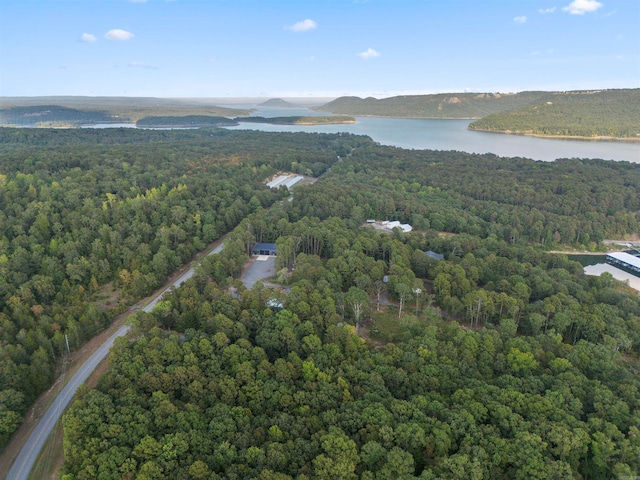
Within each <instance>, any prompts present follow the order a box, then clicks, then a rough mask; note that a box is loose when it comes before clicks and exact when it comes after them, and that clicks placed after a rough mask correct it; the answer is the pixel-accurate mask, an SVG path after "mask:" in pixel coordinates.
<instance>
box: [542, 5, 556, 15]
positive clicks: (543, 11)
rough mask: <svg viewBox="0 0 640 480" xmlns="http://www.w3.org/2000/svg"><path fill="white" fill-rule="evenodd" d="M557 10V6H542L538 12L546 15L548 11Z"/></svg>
mask: <svg viewBox="0 0 640 480" xmlns="http://www.w3.org/2000/svg"><path fill="white" fill-rule="evenodd" d="M555 11H556V7H550V8H541V9H540V10H538V12H540V13H541V14H543V15H546V14H547V13H553V12H555Z"/></svg>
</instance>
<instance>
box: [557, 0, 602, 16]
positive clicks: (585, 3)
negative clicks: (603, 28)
mask: <svg viewBox="0 0 640 480" xmlns="http://www.w3.org/2000/svg"><path fill="white" fill-rule="evenodd" d="M601 6H602V4H601V3H600V2H598V1H596V0H573V2H571V3H570V4H569V5H567V6H566V7H563V8H562V10H563V11H565V12H569V13H570V14H571V15H584V14H585V13H589V12H595V11H596V10H598V9H599V8H600V7H601Z"/></svg>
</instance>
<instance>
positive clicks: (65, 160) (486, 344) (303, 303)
mask: <svg viewBox="0 0 640 480" xmlns="http://www.w3.org/2000/svg"><path fill="white" fill-rule="evenodd" d="M289 171H290V172H295V173H301V174H306V175H312V176H316V177H320V178H319V179H318V181H317V182H315V183H314V184H312V185H305V186H297V187H296V189H295V195H294V198H293V200H292V201H291V202H287V201H282V200H284V199H285V198H286V197H288V192H287V191H286V190H280V191H276V190H269V189H268V188H266V187H265V186H264V183H263V182H264V180H265V179H266V178H268V177H271V176H272V175H273V174H275V173H277V172H289ZM0 172H2V175H1V176H0V233H1V236H0V242H1V244H2V251H1V253H0V400H1V402H0V442H1V443H0V444H4V443H6V441H7V440H8V439H9V437H10V435H11V433H12V432H13V430H14V429H15V428H16V427H17V426H18V425H19V423H20V421H21V418H22V415H23V414H24V412H25V411H26V408H27V407H28V405H29V404H30V403H31V402H32V401H33V400H34V399H35V398H36V397H37V395H38V394H39V393H40V392H42V391H43V390H44V389H45V388H47V387H48V386H49V385H50V384H51V382H52V379H53V375H54V369H55V366H56V365H57V364H58V362H59V361H60V357H61V355H62V352H63V349H64V343H63V342H64V335H65V334H66V335H67V336H68V338H69V341H70V343H71V348H78V346H79V345H81V344H82V342H83V341H85V340H86V339H88V338H90V337H91V336H93V335H94V334H95V333H97V332H98V331H100V330H101V329H102V328H104V326H105V325H107V324H108V322H109V321H110V319H111V317H112V316H113V315H114V314H115V313H117V312H118V311H120V309H121V308H122V307H123V306H124V305H125V303H126V302H130V301H133V300H135V299H138V298H141V297H143V296H145V295H147V294H148V293H149V292H150V291H151V290H152V289H153V288H154V287H156V286H158V285H160V284H161V283H162V281H163V280H164V279H165V278H166V276H167V275H168V274H170V273H171V272H172V271H174V270H175V269H176V268H177V267H179V266H180V265H182V264H183V263H185V262H186V261H188V260H189V259H190V258H191V257H192V256H193V254H194V253H195V252H196V251H198V250H200V249H202V248H203V247H204V246H205V245H206V244H207V243H208V242H211V241H212V240H214V239H217V238H219V237H220V236H221V235H222V234H224V233H225V232H228V231H230V230H231V233H230V234H229V236H228V237H227V239H226V240H225V247H224V251H223V252H222V253H221V254H216V255H211V256H207V257H206V258H205V259H204V260H203V261H202V263H201V264H200V265H199V266H198V268H197V269H196V273H195V275H194V276H193V278H192V279H191V280H189V281H188V282H187V283H186V284H185V286H183V287H182V288H180V289H178V290H176V291H175V292H173V293H172V294H171V295H168V296H166V297H165V298H164V300H163V301H162V302H160V303H159V304H158V306H157V307H156V309H155V310H154V311H153V313H152V314H145V313H142V312H138V313H137V314H136V315H135V316H134V317H133V318H132V319H131V323H132V326H133V333H132V336H131V338H127V339H122V341H119V342H118V343H117V345H116V348H115V349H114V352H113V353H112V355H111V369H110V371H109V372H108V373H107V374H106V375H105V376H104V377H103V378H102V379H101V381H100V382H99V385H98V387H97V388H96V389H84V390H83V391H82V392H81V393H80V395H79V398H78V400H77V401H76V402H75V403H74V405H73V406H72V407H71V409H70V410H69V412H68V414H67V415H66V416H65V418H64V427H65V465H64V475H65V476H64V478H65V480H71V479H84V478H97V477H99V478H209V479H217V478H230V479H232V478H236V479H244V478H260V479H265V480H266V479H272V480H275V479H278V480H286V479H294V478H295V479H300V480H303V479H316V478H317V479H325V478H326V479H338V478H348V479H355V478H361V479H396V478H404V479H411V478H421V479H437V478H442V479H448V478H473V479H481V478H486V479H512V478H522V479H525V478H526V479H529V478H540V479H543V478H544V479H546V478H562V479H564V478H575V479H580V478H612V477H616V476H632V475H638V474H639V472H640V465H639V461H638V455H637V452H638V449H639V448H640V444H639V442H640V440H639V439H640V431H639V429H640V415H639V413H638V409H637V405H638V402H639V401H640V393H639V392H638V387H639V386H640V385H639V384H638V383H639V382H638V376H637V363H634V361H636V362H637V358H636V359H635V360H634V358H635V357H637V352H638V350H639V349H640V298H639V297H638V295H637V293H636V292H633V291H631V290H629V289H628V288H626V287H625V286H624V285H622V284H620V283H618V282H616V281H614V280H613V278H612V277H611V276H609V275H604V276H603V277H595V278H594V277H587V276H585V275H584V274H583V273H582V268H581V266H580V265H579V264H578V263H576V262H572V261H569V260H568V258H567V257H566V256H563V255H556V254H551V253H548V252H546V251H545V250H548V249H551V248H555V247H558V246H561V245H572V246H578V247H581V248H586V249H591V250H595V249H597V248H598V247H599V246H600V242H601V241H602V240H603V239H604V238H612V237H613V238H616V237H617V238H621V237H623V236H626V235H629V234H631V233H637V232H638V231H640V168H638V166H637V165H635V164H631V163H627V162H607V161H602V160H581V159H563V160H559V161H556V162H550V163H545V162H535V161H532V160H528V159H523V158H501V157H497V156H495V155H474V154H467V153H463V152H436V151H412V150H403V149H399V148H393V147H384V146H380V145H377V144H376V143H374V142H373V141H371V139H369V138H368V137H361V136H354V135H348V134H331V135H328V134H304V133H295V134H292V133H264V132H250V131H227V130H221V129H215V128H208V129H198V130H183V131H141V130H134V129H112V130H53V129H42V130H33V129H11V128H3V129H0ZM368 218H377V219H389V220H401V221H403V222H408V223H411V224H412V225H413V226H414V231H413V232H411V233H408V234H404V233H402V232H399V231H395V232H393V233H388V232H381V231H378V230H375V229H372V228H368V227H367V226H366V223H365V220H366V219H368ZM256 241H262V242H275V243H276V245H277V247H278V257H277V274H276V277H275V278H274V279H272V281H273V282H276V283H277V284H279V285H281V288H278V289H275V288H272V287H269V288H267V287H265V286H264V285H262V284H260V283H259V284H258V285H257V286H255V287H254V288H253V289H252V290H246V289H245V288H244V287H243V286H242V284H241V283H240V282H239V281H238V278H239V277H240V275H241V273H242V271H243V268H244V266H245V264H246V261H247V258H248V257H247V255H248V253H249V252H250V249H251V246H252V245H253V243H254V242H256ZM427 250H432V251H435V252H438V253H441V254H442V255H443V256H444V259H443V260H440V261H436V260H434V259H433V258H431V257H429V256H427V255H425V253H424V252H425V251H427ZM385 280H386V281H385ZM114 289H115V291H116V292H118V293H119V294H120V295H121V298H122V301H121V303H120V305H119V306H115V307H112V308H111V309H105V308H104V306H103V304H102V303H101V299H102V297H103V296H104V295H105V294H106V293H109V292H113V291H114Z"/></svg>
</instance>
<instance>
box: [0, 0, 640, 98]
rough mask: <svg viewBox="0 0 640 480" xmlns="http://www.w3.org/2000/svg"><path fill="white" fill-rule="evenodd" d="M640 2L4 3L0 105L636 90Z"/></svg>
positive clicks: (61, 0)
mask: <svg viewBox="0 0 640 480" xmlns="http://www.w3.org/2000/svg"><path fill="white" fill-rule="evenodd" d="M639 25H640V1H639V0H509V1H507V0H295V1H294V0H171V1H168V0H146V1H143V0H136V1H133V0H0V95H4V96H18V95H28V96H34V95H110V96H111V95H114V96H115V95H117V96H157V97H256V96H260V97H309V96H323V97H331V96H341V95H359V96H367V95H372V96H376V97H385V96H391V95H398V94H404V93H407V94H409V93H437V92H462V91H473V92H517V91H524V90H577V89H599V88H637V87H640V28H639Z"/></svg>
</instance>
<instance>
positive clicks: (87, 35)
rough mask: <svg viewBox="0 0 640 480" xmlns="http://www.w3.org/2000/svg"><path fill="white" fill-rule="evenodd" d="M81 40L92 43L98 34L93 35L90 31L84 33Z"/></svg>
mask: <svg viewBox="0 0 640 480" xmlns="http://www.w3.org/2000/svg"><path fill="white" fill-rule="evenodd" d="M80 40H82V41H83V42H87V43H92V42H95V41H96V36H95V35H91V34H90V33H83V34H82V35H81V36H80Z"/></svg>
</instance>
